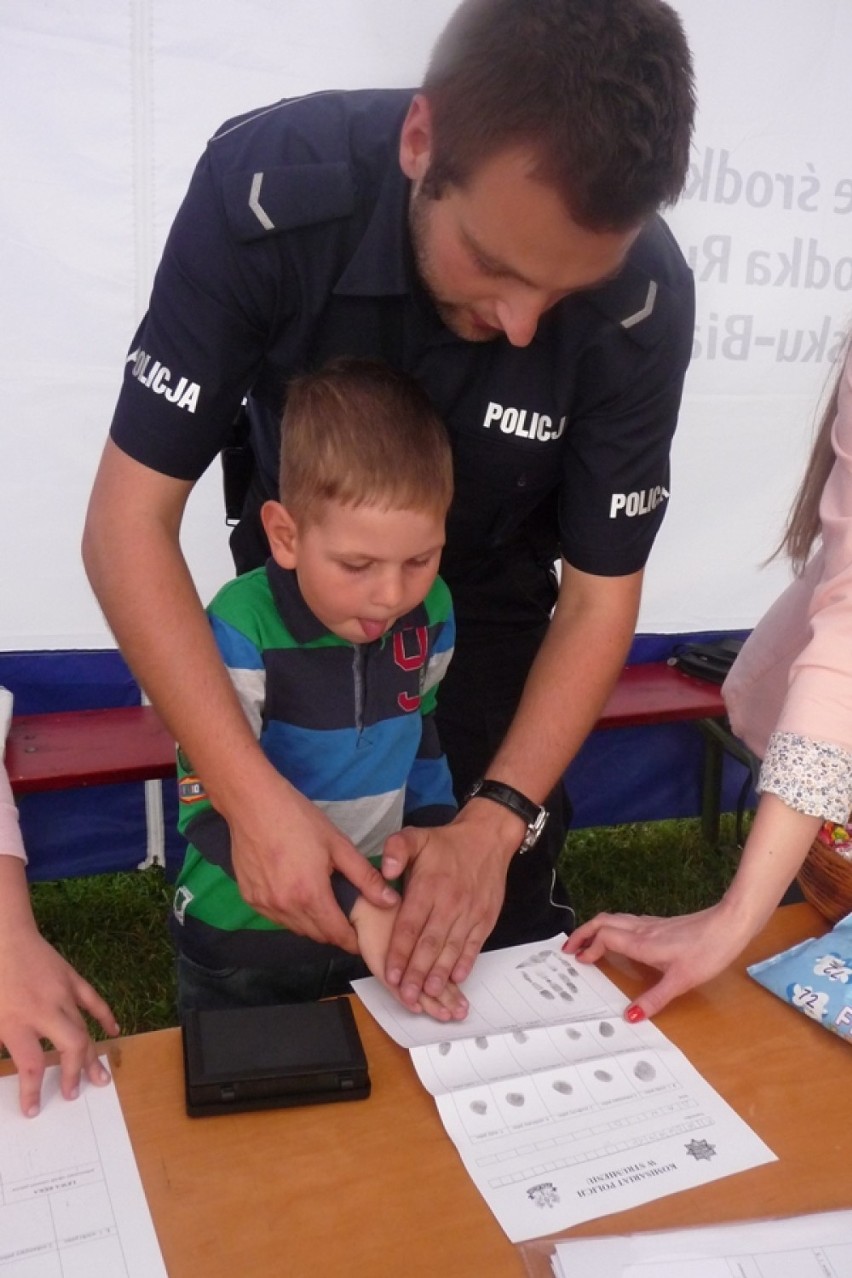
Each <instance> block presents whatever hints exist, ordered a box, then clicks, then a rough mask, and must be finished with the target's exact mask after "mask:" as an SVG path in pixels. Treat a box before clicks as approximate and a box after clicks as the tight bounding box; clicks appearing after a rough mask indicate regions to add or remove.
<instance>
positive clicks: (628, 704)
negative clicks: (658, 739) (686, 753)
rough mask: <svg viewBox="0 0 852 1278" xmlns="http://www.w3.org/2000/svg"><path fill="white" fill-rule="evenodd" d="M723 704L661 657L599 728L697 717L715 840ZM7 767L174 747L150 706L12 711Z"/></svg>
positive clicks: (128, 771) (48, 765)
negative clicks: (702, 738) (44, 711)
mask: <svg viewBox="0 0 852 1278" xmlns="http://www.w3.org/2000/svg"><path fill="white" fill-rule="evenodd" d="M724 716H725V707H724V704H723V702H722V697H721V695H720V692H719V689H718V687H716V685H715V684H712V683H706V682H704V681H702V680H700V679H693V678H690V676H689V675H685V674H683V673H681V671H679V670H677V669H675V667H673V666H670V665H668V664H667V663H666V662H665V661H655V662H651V663H648V664H645V665H636V666H627V667H625V669H624V670H623V672H622V674H621V677H620V678H619V680H618V683H617V684H616V686H615V688H614V689H613V691H612V694H611V696H610V698H609V700H608V701H607V704H606V706H605V707H604V710H603V713H602V714H601V716H600V719H599V720H598V723H597V728H599V729H600V728H632V727H642V726H645V725H649V724H660V723H679V722H684V721H687V720H692V721H695V722H697V724H698V726H699V727H701V728H702V730H703V731H704V737H705V765H704V793H703V800H702V822H703V830H704V834H705V836H706V837H707V838H708V839H710V840H711V841H718V834H719V809H720V802H721V797H720V796H721V777H722V759H723V755H724V751H725V749H726V748H728V746H727V744H726V736H727V734H726V730H725V728H724V726H723V723H720V722H719V721H724ZM6 769H7V771H8V773H9V778H10V781H11V783H12V790H13V791H14V793H15V794H16V795H18V796H22V795H25V794H35V793H37V792H39V791H44V790H69V789H74V788H76V787H78V786H92V785H108V784H114V783H117V782H120V781H150V780H159V779H163V778H167V777H173V776H174V775H175V746H174V741H173V740H172V737H171V736H170V734H169V733H168V731H167V730H166V728H165V727H164V726H163V724H162V722H161V721H160V719H159V718H158V716H157V713H156V711H155V710H154V709H153V708H152V707H151V706H121V707H117V708H114V709H109V710H65V711H58V712H56V713H53V714H33V715H17V716H15V717H14V718H13V720H12V729H11V732H10V734H9V741H8V745H7V748H6Z"/></svg>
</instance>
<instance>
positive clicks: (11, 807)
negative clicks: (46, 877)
mask: <svg viewBox="0 0 852 1278" xmlns="http://www.w3.org/2000/svg"><path fill="white" fill-rule="evenodd" d="M11 722H12V694H11V692H9V690H8V689H7V688H0V744H2V746H3V748H4V749H5V745H6V737H7V736H8V735H9V726H10V724H11ZM0 856H17V857H20V858H21V860H22V861H26V859H27V854H26V852H25V851H24V840H23V839H22V838H21V827H20V825H19V823H18V809H17V808H16V807H15V800H14V799H13V798H12V787H11V786H10V785H9V778H8V776H7V774H6V768H5V766H4V765H3V764H0Z"/></svg>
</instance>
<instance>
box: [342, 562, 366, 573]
mask: <svg viewBox="0 0 852 1278" xmlns="http://www.w3.org/2000/svg"><path fill="white" fill-rule="evenodd" d="M340 567H341V568H342V569H343V571H344V572H353V573H357V572H366V571H367V569H368V568H369V567H370V565H369V564H347V563H345V562H344V560H341V561H340Z"/></svg>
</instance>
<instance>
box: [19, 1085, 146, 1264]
mask: <svg viewBox="0 0 852 1278" xmlns="http://www.w3.org/2000/svg"><path fill="white" fill-rule="evenodd" d="M101 1275H103V1278H106V1276H107V1275H108V1276H109V1278H167V1275H166V1269H165V1266H164V1264H163V1258H162V1253H161V1252H160V1247H159V1244H158V1242H157V1236H156V1234H155V1233H154V1226H153V1223H152V1221H151V1216H150V1213H149V1211H148V1204H147V1202H146V1200H145V1194H144V1191H143V1189H142V1182H141V1180H140V1179H139V1171H138V1168H137V1166H136V1160H135V1158H134V1156H133V1149H132V1147H131V1144H130V1138H129V1136H128V1134H127V1127H126V1124H125V1122H124V1115H123V1114H122V1112H121V1106H120V1104H119V1101H118V1093H117V1092H116V1090H115V1086H114V1085H113V1084H109V1085H108V1086H106V1087H93V1086H92V1085H91V1084H87V1083H86V1081H85V1080H84V1081H83V1083H82V1084H81V1088H80V1095H79V1097H78V1098H77V1100H75V1101H66V1100H63V1098H62V1096H61V1094H60V1091H59V1067H58V1066H55V1065H54V1066H51V1067H50V1068H49V1069H48V1070H47V1071H46V1072H45V1080H44V1087H43V1089H42V1109H41V1113H40V1114H39V1115H38V1117H37V1118H25V1117H24V1116H23V1114H22V1113H21V1111H20V1109H19V1106H18V1079H17V1075H14V1074H12V1075H9V1076H8V1077H6V1078H0V1278H101Z"/></svg>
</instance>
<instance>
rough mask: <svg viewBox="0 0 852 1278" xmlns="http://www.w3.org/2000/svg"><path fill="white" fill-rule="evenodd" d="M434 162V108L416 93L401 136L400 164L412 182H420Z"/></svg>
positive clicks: (421, 95)
mask: <svg viewBox="0 0 852 1278" xmlns="http://www.w3.org/2000/svg"><path fill="white" fill-rule="evenodd" d="M431 163H432V108H431V107H430V105H429V100H428V98H426V97H424V95H423V94H422V93H415V95H414V97H413V98H412V100H411V106H410V107H409V108H408V114H407V115H406V117H405V121H404V123H403V126H402V133H401V134H400V138H399V166H400V168H401V169H402V171H403V173H404V174H405V176H406V177H407V178H410V179H411V181H412V182H419V181H420V180H421V179H422V178H423V177H424V176H425V174H426V171H427V170H428V168H429V165H430V164H431Z"/></svg>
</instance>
